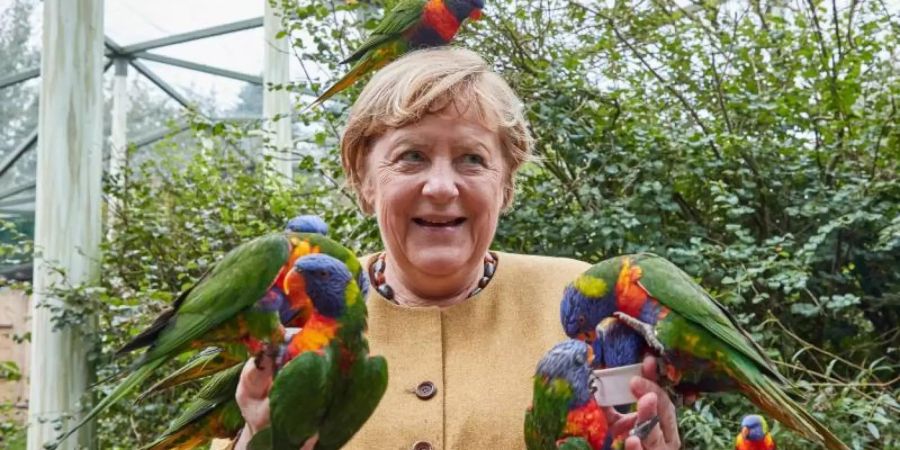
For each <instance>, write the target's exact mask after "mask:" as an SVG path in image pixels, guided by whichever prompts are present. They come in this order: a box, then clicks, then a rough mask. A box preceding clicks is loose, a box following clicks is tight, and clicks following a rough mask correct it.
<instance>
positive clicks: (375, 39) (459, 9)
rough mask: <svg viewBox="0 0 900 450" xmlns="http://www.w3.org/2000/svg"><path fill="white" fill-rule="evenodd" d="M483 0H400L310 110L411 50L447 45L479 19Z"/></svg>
mask: <svg viewBox="0 0 900 450" xmlns="http://www.w3.org/2000/svg"><path fill="white" fill-rule="evenodd" d="M482 9H484V0H400V2H399V3H397V5H396V6H394V8H393V9H391V10H390V11H389V12H388V13H387V15H385V16H384V19H382V20H381V22H380V23H379V24H378V26H376V27H375V29H374V30H372V33H371V34H370V35H369V39H368V40H366V41H365V42H364V43H363V44H362V45H361V46H360V47H359V48H358V49H357V50H356V51H355V52H353V54H352V55H350V56H349V57H347V59H345V60H343V61H341V64H350V63H353V67H352V68H351V69H350V71H349V72H347V74H346V75H344V77H343V78H341V79H340V80H339V81H338V82H337V83H335V84H334V85H332V86H331V87H330V88H328V90H326V91H325V93H324V94H322V95H320V96H319V98H317V99H316V100H315V101H314V102H313V103H312V104H311V105H310V106H309V107H310V108H311V107H313V106H315V105H318V104H320V103H322V102H324V101H325V100H327V99H329V98H331V96H333V95H334V94H337V93H338V92H340V91H342V90H344V89H347V88H348V87H349V86H350V85H352V84H353V83H354V82H356V80H358V79H359V78H360V77H362V76H364V75H365V74H367V73H370V72H372V71H375V70H378V69H380V68H381V67H384V66H385V65H386V64H387V63H389V62H391V61H393V60H395V59H397V58H399V57H400V56H402V55H403V54H405V53H406V52H408V51H410V50H415V49H418V48H425V47H435V46H439V45H447V44H449V43H450V41H451V40H453V37H454V36H456V32H457V31H459V27H460V25H462V23H463V22H464V21H465V20H466V19H473V20H477V19H478V18H480V17H481V10H482Z"/></svg>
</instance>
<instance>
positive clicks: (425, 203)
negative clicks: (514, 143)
mask: <svg viewBox="0 0 900 450" xmlns="http://www.w3.org/2000/svg"><path fill="white" fill-rule="evenodd" d="M467 109H471V108H467ZM506 170H507V167H506V163H505V161H504V159H503V156H502V153H501V150H500V139H499V136H498V135H497V133H496V132H494V131H491V130H490V129H487V128H485V127H484V126H483V125H482V124H481V123H480V122H479V120H478V119H477V117H475V115H474V114H471V113H470V112H464V113H462V114H460V113H459V112H458V111H457V108H455V107H453V105H451V106H450V107H448V108H446V109H445V110H444V111H442V112H439V113H435V114H429V115H427V116H425V117H424V118H422V120H420V121H419V122H417V123H414V124H411V125H407V126H405V127H402V128H397V129H391V130H388V131H387V132H386V133H384V134H383V135H382V136H381V137H379V138H378V139H377V140H376V141H375V142H374V143H373V145H372V149H371V151H370V152H369V155H368V157H367V160H366V170H365V174H364V176H365V181H364V196H365V197H366V198H367V199H368V201H370V202H371V204H372V206H373V207H374V210H375V214H376V216H377V218H378V225H379V227H380V228H381V238H382V240H383V241H384V244H385V246H386V250H387V252H388V255H390V256H389V257H390V258H391V259H392V261H393V262H394V263H395V264H397V265H398V266H399V267H400V268H401V269H403V271H404V272H405V273H407V274H410V275H412V274H416V273H418V274H422V275H427V276H437V277H439V276H448V275H452V274H455V273H458V271H459V270H463V269H466V268H471V267H473V265H474V264H480V263H481V261H482V258H483V257H484V254H485V252H486V251H487V249H488V247H489V246H490V244H491V241H492V240H493V237H494V232H495V231H496V229H497V220H498V218H499V215H500V209H501V207H502V205H503V182H504V180H505V174H506ZM410 269H411V270H410Z"/></svg>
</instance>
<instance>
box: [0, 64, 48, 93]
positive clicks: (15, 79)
mask: <svg viewBox="0 0 900 450" xmlns="http://www.w3.org/2000/svg"><path fill="white" fill-rule="evenodd" d="M40 75H41V68H40V67H34V68H31V69H28V70H23V71H21V72H19V73H14V74H12V75H9V76H7V77H4V78H0V89H3V88H5V87H7V86H12V85H14V84H17V83H21V82H23V81H27V80H30V79H32V78H37V77H39V76H40Z"/></svg>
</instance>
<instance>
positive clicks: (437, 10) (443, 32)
mask: <svg viewBox="0 0 900 450" xmlns="http://www.w3.org/2000/svg"><path fill="white" fill-rule="evenodd" d="M422 24H423V25H425V26H427V27H430V28H431V29H433V30H434V31H435V32H437V34H438V35H439V36H440V37H441V39H443V40H444V42H450V40H451V39H453V36H456V32H457V31H459V25H460V23H459V20H457V19H456V16H454V15H453V12H452V11H450V9H448V8H447V5H445V4H444V0H431V1H429V2H428V3H426V4H425V9H424V10H423V11H422Z"/></svg>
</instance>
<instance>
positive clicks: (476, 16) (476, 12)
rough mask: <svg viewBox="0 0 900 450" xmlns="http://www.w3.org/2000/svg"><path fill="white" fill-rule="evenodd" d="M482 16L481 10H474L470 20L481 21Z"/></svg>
mask: <svg viewBox="0 0 900 450" xmlns="http://www.w3.org/2000/svg"><path fill="white" fill-rule="evenodd" d="M481 15H482V14H481V10H480V9H474V10H472V13H471V14H469V19H472V20H479V19H481Z"/></svg>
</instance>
